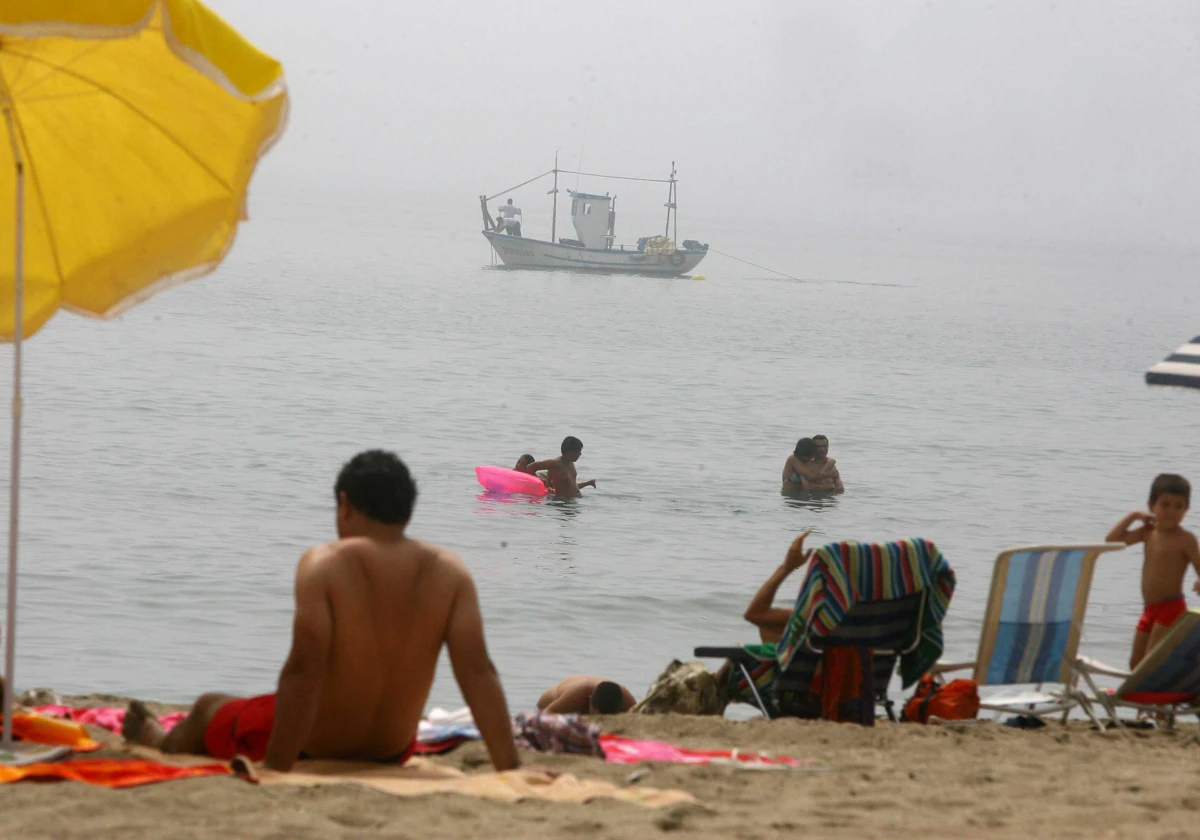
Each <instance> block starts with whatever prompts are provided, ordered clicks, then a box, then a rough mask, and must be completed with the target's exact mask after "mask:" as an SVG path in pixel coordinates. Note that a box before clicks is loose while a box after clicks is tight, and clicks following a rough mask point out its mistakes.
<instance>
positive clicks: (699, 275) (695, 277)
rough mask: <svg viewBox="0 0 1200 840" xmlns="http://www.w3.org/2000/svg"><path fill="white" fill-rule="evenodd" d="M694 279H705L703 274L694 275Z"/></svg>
mask: <svg viewBox="0 0 1200 840" xmlns="http://www.w3.org/2000/svg"><path fill="white" fill-rule="evenodd" d="M692 279H693V280H703V279H704V275H703V274H693V275H692Z"/></svg>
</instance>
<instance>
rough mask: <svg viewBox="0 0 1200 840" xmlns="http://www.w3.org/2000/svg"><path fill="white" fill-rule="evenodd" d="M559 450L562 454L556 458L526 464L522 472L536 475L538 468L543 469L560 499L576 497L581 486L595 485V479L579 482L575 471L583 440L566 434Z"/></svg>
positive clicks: (579, 494) (581, 452)
mask: <svg viewBox="0 0 1200 840" xmlns="http://www.w3.org/2000/svg"><path fill="white" fill-rule="evenodd" d="M560 451H561V452H562V455H560V456H559V457H558V458H551V459H550V460H549V461H535V462H534V463H532V464H526V465H525V468H524V469H523V470H522V472H527V473H529V474H530V475H537V472H538V470H545V471H546V473H547V474H548V475H549V477H550V489H551V490H553V491H554V495H555V496H558V497H559V498H560V499H578V498H579V497H580V496H582V495H583V494H582V493H580V492H579V491H580V489H581V488H583V487H595V486H596V479H594V478H593V479H591V480H589V481H583V482H580V481H578V473H576V472H575V462H576V461H578V460H579V456H580V455H582V454H583V442H582V441H581V440H580V439H579V438H577V437H571V436H570V435H568V436H567V437H566V438H564V439H563V442H562V446H561V447H560Z"/></svg>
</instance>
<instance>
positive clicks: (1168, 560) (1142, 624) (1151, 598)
mask: <svg viewBox="0 0 1200 840" xmlns="http://www.w3.org/2000/svg"><path fill="white" fill-rule="evenodd" d="M1191 495H1192V487H1191V485H1190V484H1188V482H1187V479H1185V478H1184V477H1183V476H1180V475H1172V474H1170V473H1163V474H1162V475H1160V476H1158V477H1157V478H1155V479H1154V483H1153V484H1152V485H1150V512H1149V513H1143V512H1142V511H1134V512H1133V513H1130V514H1129V515H1128V516H1126V517H1125V518H1123V519H1122V520H1121V521H1120V522H1118V523H1117V524H1116V525H1114V526H1113V527H1112V530H1111V531H1109V532H1108V537H1107V539H1108V541H1109V542H1123V543H1125V544H1126V545H1133V544H1134V543H1139V542H1140V543H1145V560H1144V561H1143V563H1142V600H1143V602H1144V603H1145V605H1146V606H1145V609H1144V610H1143V611H1142V617H1141V618H1140V619H1139V620H1138V623H1137V633H1136V634H1135V635H1134V637H1133V652H1132V653H1131V654H1130V656H1129V667H1130V668H1136V667H1137V665H1138V663H1139V662H1141V661H1142V658H1143V657H1145V655H1146V653H1147V652H1148V651H1150V650H1152V649H1153V648H1154V646H1155V645H1156V644H1158V641H1159V640H1160V639H1161V638H1162V637H1163V635H1165V634H1166V632H1167V629H1168V628H1170V626H1171V624H1172V623H1173V622H1174V621H1175V619H1177V618H1179V616H1181V615H1183V614H1184V613H1185V612H1187V602H1186V601H1185V600H1184V598H1183V576H1184V575H1185V574H1186V573H1187V568H1188V565H1189V564H1190V565H1191V566H1192V567H1193V568H1195V569H1196V571H1197V573H1200V544H1198V543H1197V542H1196V535H1195V534H1193V533H1192V532H1191V531H1188V530H1186V529H1185V528H1184V527H1183V525H1182V522H1183V517H1184V514H1186V513H1187V510H1188V505H1189V504H1190V502H1191ZM1135 522H1140V523H1141V525H1140V526H1139V527H1136V528H1135V527H1133V526H1134V523H1135ZM1193 588H1194V589H1195V590H1196V592H1198V593H1200V581H1197V582H1196V584H1195V585H1194V587H1193Z"/></svg>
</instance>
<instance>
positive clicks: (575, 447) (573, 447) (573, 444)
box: [559, 435, 583, 455]
mask: <svg viewBox="0 0 1200 840" xmlns="http://www.w3.org/2000/svg"><path fill="white" fill-rule="evenodd" d="M559 451H560V452H562V454H564V455H566V454H567V453H568V452H582V451H583V441H581V440H580V439H579V438H577V437H573V436H571V435H567V436H566V437H565V438H563V442H562V448H561V449H560V450H559Z"/></svg>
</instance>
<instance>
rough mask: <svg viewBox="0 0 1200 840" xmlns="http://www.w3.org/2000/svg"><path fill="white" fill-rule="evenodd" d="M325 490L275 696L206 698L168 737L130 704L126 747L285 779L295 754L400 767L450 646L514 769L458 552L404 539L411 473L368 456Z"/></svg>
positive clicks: (494, 743)
mask: <svg viewBox="0 0 1200 840" xmlns="http://www.w3.org/2000/svg"><path fill="white" fill-rule="evenodd" d="M334 494H335V498H336V499H337V533H338V540H337V541H336V542H332V543H327V544H325V545H320V546H316V547H315V548H312V549H309V551H308V552H307V553H305V555H304V556H303V557H302V558H300V564H299V566H298V567H297V569H296V614H295V620H294V623H293V625H292V649H291V653H289V654H288V658H287V662H286V663H284V666H283V670H282V671H281V672H280V675H279V686H278V690H277V692H276V693H275V694H270V695H265V696H262V697H252V698H248V699H236V698H233V697H228V696H226V695H223V694H205V695H202V696H201V697H200V698H199V699H198V700H197V701H196V703H195V705H194V706H193V707H192V711H191V713H190V714H189V715H188V717H187V718H186V719H184V720H182V721H180V723H179V724H178V725H177V726H176V727H175V728H174V729H172V730H171V732H170V733H164V732H163V729H162V727H161V726H160V725H159V723H158V721H157V720H156V718H155V717H154V715H153V714H151V713H150V712H149V710H148V709H147V708H146V707H145V706H144V705H143V704H142V703H140V702H136V701H135V702H133V703H131V704H130V705H129V711H128V713H127V715H126V717H125V726H124V735H125V737H126V739H127V740H130V741H134V742H136V743H139V744H145V745H147V746H151V747H157V748H158V749H161V750H162V751H163V752H168V753H196V754H208V755H212V756H215V757H217V758H223V759H229V758H232V757H233V756H234V755H236V754H241V755H245V756H247V757H248V758H250V759H252V760H255V761H261V760H263V759H264V758H265V760H266V766H267V767H269V768H271V769H273V770H280V771H288V770H290V769H291V768H292V764H293V763H294V762H295V761H296V759H297V758H300V757H301V756H303V757H305V758H338V759H348V760H357V761H379V762H388V763H395V762H399V763H403V761H405V760H406V759H407V758H408V757H409V756H410V755H411V753H412V749H413V745H414V739H415V738H416V734H417V722H418V721H419V720H420V718H421V714H422V712H423V710H424V708H425V701H426V699H427V698H428V696H429V689H430V686H431V685H432V683H433V676H434V670H435V668H436V667H437V661H438V654H439V653H440V652H441V649H442V644H443V643H445V645H446V647H447V649H448V650H449V652H450V664H451V666H452V667H453V669H454V678H455V679H456V680H457V681H458V685H459V688H460V689H461V690H462V695H463V699H465V700H466V701H467V705H468V706H470V707H471V712H472V714H473V716H474V718H475V724H476V726H478V727H479V731H480V734H482V735H483V740H484V742H485V743H486V744H487V748H488V752H489V753H490V755H491V759H492V764H493V766H495V768H496V769H497V770H510V769H512V768H514V767H516V766H517V765H518V759H517V752H516V749H515V747H514V746H513V737H512V728H511V723H510V721H509V716H508V706H507V704H506V703H505V699H504V690H503V689H502V688H501V686H500V679H499V677H498V676H497V674H496V669H495V667H494V666H493V665H492V662H491V660H490V659H489V658H488V654H487V647H486V644H485V642H484V636H483V621H482V619H481V617H480V613H479V601H478V598H477V596H476V593H475V583H474V581H473V580H472V579H471V575H470V573H469V572H468V571H467V569H466V567H465V566H464V565H463V563H462V561H461V560H459V559H458V557H456V556H455V555H454V554H452V553H450V552H449V551H447V550H445V549H443V548H439V547H438V546H435V545H430V544H428V543H422V542H417V541H416V540H411V539H409V538H408V537H407V536H405V533H404V530H405V527H406V526H407V525H408V520H409V517H410V516H411V515H412V509H413V503H414V502H415V501H416V497H417V487H416V484H415V483H414V482H413V480H412V478H411V477H410V476H409V473H408V469H407V468H406V467H405V466H404V463H403V462H402V461H401V460H400V459H399V458H397V457H396V456H395V455H393V454H392V453H390V452H383V451H379V450H375V451H370V452H363V453H361V454H359V455H356V456H355V457H354V458H352V459H351V460H350V461H349V462H348V463H347V464H346V465H345V466H344V467H343V468H342V471H341V473H340V474H339V475H338V478H337V483H336V485H335V486H334Z"/></svg>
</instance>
